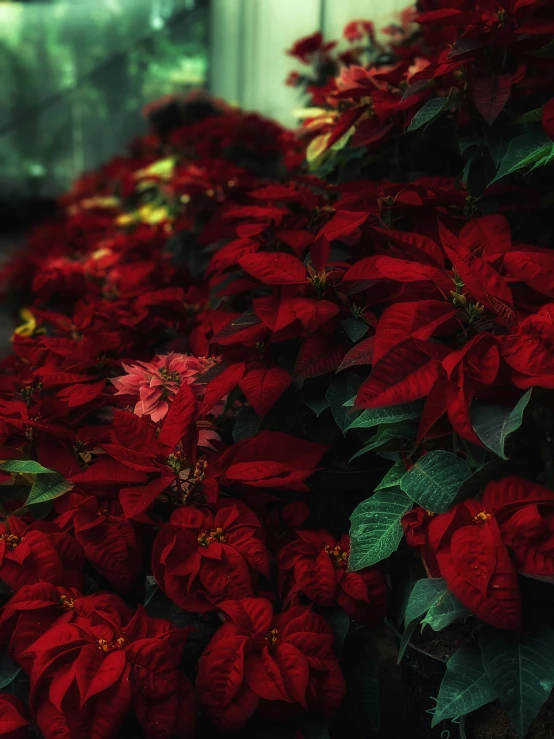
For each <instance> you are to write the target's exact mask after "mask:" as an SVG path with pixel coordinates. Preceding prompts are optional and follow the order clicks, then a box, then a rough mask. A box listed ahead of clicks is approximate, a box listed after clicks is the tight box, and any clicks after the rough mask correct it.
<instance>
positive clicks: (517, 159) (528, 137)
mask: <svg viewBox="0 0 554 739" xmlns="http://www.w3.org/2000/svg"><path fill="white" fill-rule="evenodd" d="M553 146H554V144H553V142H552V141H551V139H549V138H548V136H547V135H546V134H545V133H544V131H543V130H542V128H541V129H536V130H534V131H527V132H526V133H523V134H521V136H516V137H515V138H514V139H512V140H511V141H510V145H509V146H508V151H507V152H506V155H505V156H504V159H503V160H502V164H501V165H500V168H499V170H498V172H497V173H496V177H495V178H494V179H493V180H492V181H491V183H490V184H492V183H493V182H496V181H497V180H500V179H501V178H502V177H505V176H506V175H509V174H511V173H512V172H516V171H517V170H518V169H523V168H524V167H528V166H529V165H531V164H534V163H535V162H536V161H538V160H539V159H542V158H543V157H545V156H546V155H547V154H548V153H549V152H550V151H551V150H552V147H553Z"/></svg>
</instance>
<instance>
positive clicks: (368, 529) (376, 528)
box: [349, 488, 412, 572]
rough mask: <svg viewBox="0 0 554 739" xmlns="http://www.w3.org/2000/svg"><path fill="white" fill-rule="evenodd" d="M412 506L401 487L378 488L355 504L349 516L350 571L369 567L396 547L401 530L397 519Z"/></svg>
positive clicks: (399, 539)
mask: <svg viewBox="0 0 554 739" xmlns="http://www.w3.org/2000/svg"><path fill="white" fill-rule="evenodd" d="M411 507H412V501H411V500H410V499H409V498H408V497H407V496H406V495H404V493H403V492H402V491H401V490H400V488H393V489H391V490H383V491H379V492H377V493H375V494H374V495H373V496H372V497H371V498H368V499H367V500H364V502H363V503H360V505H358V506H357V508H356V509H355V510H354V512H353V514H352V516H351V518H350V521H351V522H352V525H351V527H350V540H351V542H350V558H349V568H350V570H351V571H354V572H355V571H357V570H362V569H363V568H364V567H371V565H374V564H376V563H377V562H380V561H381V560H383V559H386V558H387V557H388V556H389V555H390V554H392V553H393V552H395V551H396V549H397V548H398V545H399V544H400V542H401V540H402V534H403V532H402V525H401V523H400V521H401V519H402V516H403V515H404V514H405V513H406V512H407V511H409V510H410V508H411Z"/></svg>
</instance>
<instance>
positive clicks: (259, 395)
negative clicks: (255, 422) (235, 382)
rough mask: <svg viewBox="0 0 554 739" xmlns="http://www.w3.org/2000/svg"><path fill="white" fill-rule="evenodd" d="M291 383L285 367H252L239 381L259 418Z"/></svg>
mask: <svg viewBox="0 0 554 739" xmlns="http://www.w3.org/2000/svg"><path fill="white" fill-rule="evenodd" d="M290 383H291V376H290V374H289V373H288V372H287V370H285V369H281V368H280V367H270V368H269V369H264V368H260V369H253V370H250V371H249V372H247V373H246V375H245V376H244V377H243V378H242V380H241V381H240V382H239V386H240V389H241V390H242V392H243V393H244V395H245V397H246V400H247V401H248V402H249V403H250V405H251V406H252V408H254V410H255V411H256V413H257V414H258V416H259V417H260V418H263V417H264V416H265V415H266V413H267V412H268V411H269V410H270V409H271V408H272V406H273V405H274V404H275V402H276V401H277V400H278V399H279V398H280V397H281V395H282V394H283V393H284V392H285V390H286V389H287V388H288V386H289V385H290Z"/></svg>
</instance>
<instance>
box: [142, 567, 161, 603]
mask: <svg viewBox="0 0 554 739" xmlns="http://www.w3.org/2000/svg"><path fill="white" fill-rule="evenodd" d="M157 590H158V583H157V582H156V578H154V577H152V575H146V582H145V584H144V605H145V606H147V605H148V604H149V603H150V601H151V600H152V598H153V597H154V595H155V594H156V591H157Z"/></svg>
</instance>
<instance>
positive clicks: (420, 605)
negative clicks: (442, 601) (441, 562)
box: [398, 578, 444, 662]
mask: <svg viewBox="0 0 554 739" xmlns="http://www.w3.org/2000/svg"><path fill="white" fill-rule="evenodd" d="M443 591H444V580H442V578H429V579H423V580H418V581H417V582H416V583H415V584H414V586H413V588H412V592H411V593H410V597H409V598H408V603H407V605H406V612H405V614H404V633H403V634H402V639H401V640H400V647H399V649H398V662H400V660H401V659H402V656H403V654H404V652H405V651H406V647H407V646H408V644H409V641H410V639H411V637H412V634H413V633H414V631H415V630H416V628H417V626H418V624H419V622H420V621H421V617H422V616H423V615H424V614H425V613H426V612H427V611H428V610H429V608H430V607H431V605H432V603H433V601H434V600H435V599H436V598H437V597H438V596H439V595H440V594H441V593H442V592H443Z"/></svg>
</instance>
